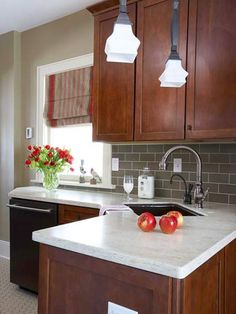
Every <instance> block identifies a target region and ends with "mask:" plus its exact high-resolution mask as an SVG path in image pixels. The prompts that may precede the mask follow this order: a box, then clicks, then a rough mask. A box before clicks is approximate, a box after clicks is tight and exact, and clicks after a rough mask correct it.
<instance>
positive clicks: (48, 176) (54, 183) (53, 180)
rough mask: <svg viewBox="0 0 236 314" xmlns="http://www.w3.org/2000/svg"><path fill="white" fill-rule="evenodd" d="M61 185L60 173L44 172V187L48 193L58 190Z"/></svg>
mask: <svg viewBox="0 0 236 314" xmlns="http://www.w3.org/2000/svg"><path fill="white" fill-rule="evenodd" d="M58 185H59V177H58V173H54V172H49V171H48V172H44V173H43V187H44V188H45V189H46V190H48V191H53V190H56V189H57V187H58Z"/></svg>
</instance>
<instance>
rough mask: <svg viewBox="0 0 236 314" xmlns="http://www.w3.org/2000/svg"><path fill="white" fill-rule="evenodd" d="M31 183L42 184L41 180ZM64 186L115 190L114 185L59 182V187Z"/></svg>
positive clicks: (34, 180) (33, 180)
mask: <svg viewBox="0 0 236 314" xmlns="http://www.w3.org/2000/svg"><path fill="white" fill-rule="evenodd" d="M30 182H32V183H43V181H42V180H37V179H32V180H30ZM60 185H64V186H74V187H81V188H86V189H87V188H91V189H111V190H114V189H115V188H116V186H115V185H113V184H103V183H97V184H90V183H89V182H85V183H79V182H76V181H66V180H64V181H63V180H60V181H59V186H60Z"/></svg>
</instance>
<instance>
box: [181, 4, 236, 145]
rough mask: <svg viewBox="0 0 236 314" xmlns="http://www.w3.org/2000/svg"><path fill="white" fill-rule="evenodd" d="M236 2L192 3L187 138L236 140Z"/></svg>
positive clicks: (189, 41)
mask: <svg viewBox="0 0 236 314" xmlns="http://www.w3.org/2000/svg"><path fill="white" fill-rule="evenodd" d="M235 18H236V3H235V0H227V1H224V0H209V1H207V3H206V1H205V0H189V27H188V72H189V77H188V79H187V81H188V84H187V102H186V104H187V116H186V119H187V120H186V123H187V130H186V137H187V138H193V139H201V138H227V137H229V138H230V137H231V138H232V137H236V120H235V117H236V61H235V55H236V41H235V38H236V28H235Z"/></svg>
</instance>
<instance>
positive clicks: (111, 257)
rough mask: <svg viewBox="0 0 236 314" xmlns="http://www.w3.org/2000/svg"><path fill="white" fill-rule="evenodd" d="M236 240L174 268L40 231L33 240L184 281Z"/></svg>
mask: <svg viewBox="0 0 236 314" xmlns="http://www.w3.org/2000/svg"><path fill="white" fill-rule="evenodd" d="M235 238H236V231H234V232H232V233H231V234H229V235H228V236H226V237H224V238H223V239H222V240H221V241H219V242H217V243H216V244H215V245H213V246H212V247H211V248H209V249H207V250H206V251H205V252H203V253H202V254H200V255H199V256H197V257H196V258H194V259H193V260H191V261H190V262H188V263H187V264H185V265H183V266H174V265H171V264H168V263H161V262H158V261H150V259H149V258H143V257H137V256H131V255H128V254H124V253H119V252H118V251H115V250H112V249H110V248H109V249H106V248H98V247H94V246H90V245H85V244H81V243H80V244H78V243H77V242H72V241H67V240H62V241H61V240H60V239H59V238H56V237H55V238H53V243H52V239H51V238H50V237H47V236H43V235H42V234H41V233H40V231H39V232H38V231H35V232H34V233H33V240H34V241H37V242H40V243H43V244H47V245H51V246H54V247H57V248H60V249H65V250H68V251H72V252H76V253H80V254H85V255H88V256H91V257H95V258H99V259H103V260H106V261H110V262H114V263H118V264H122V265H126V266H130V267H134V268H138V269H141V270H144V271H149V272H153V273H156V274H159V275H164V276H170V277H172V278H176V279H184V278H186V277H187V276H188V275H190V274H191V273H192V272H193V271H194V270H196V269H197V268H198V267H200V266H201V265H202V264H204V263H205V262H206V261H208V260H209V259H210V258H211V257H212V256H214V255H215V254H216V253H218V252H219V251H220V250H221V249H223V248H224V247H225V246H226V245H227V244H229V243H230V242H231V241H233V240H234V239H235Z"/></svg>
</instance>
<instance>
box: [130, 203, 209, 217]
mask: <svg viewBox="0 0 236 314" xmlns="http://www.w3.org/2000/svg"><path fill="white" fill-rule="evenodd" d="M126 205H127V206H129V207H130V208H131V209H133V211H134V212H135V214H137V215H141V214H142V213H144V212H150V213H152V214H153V215H154V216H162V215H165V214H167V213H168V212H169V211H171V210H177V211H179V212H181V214H182V215H183V216H203V215H202V214H199V213H196V212H194V211H192V210H190V209H188V208H185V207H183V206H181V205H176V204H126Z"/></svg>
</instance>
